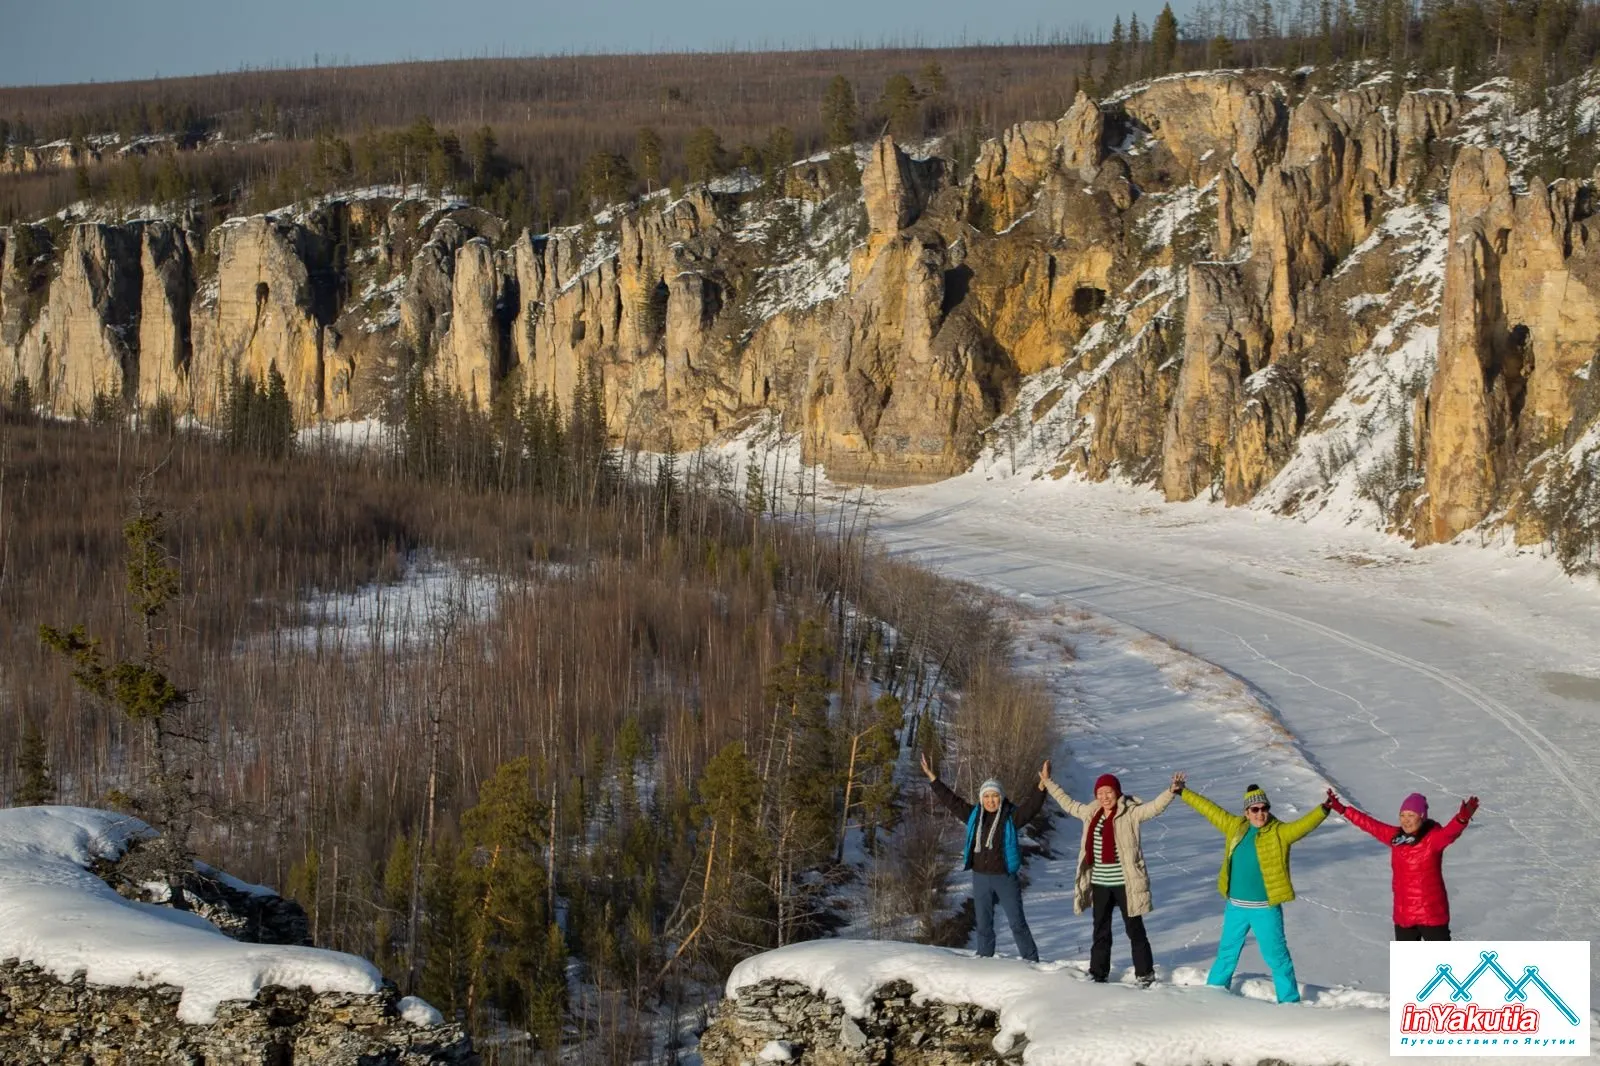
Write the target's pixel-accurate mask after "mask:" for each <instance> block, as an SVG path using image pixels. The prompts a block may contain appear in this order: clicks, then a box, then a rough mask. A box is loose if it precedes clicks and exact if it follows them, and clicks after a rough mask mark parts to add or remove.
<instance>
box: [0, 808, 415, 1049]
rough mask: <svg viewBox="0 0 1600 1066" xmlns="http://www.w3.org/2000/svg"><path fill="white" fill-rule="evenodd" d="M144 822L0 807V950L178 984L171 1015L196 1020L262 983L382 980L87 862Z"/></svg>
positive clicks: (336, 956)
mask: <svg viewBox="0 0 1600 1066" xmlns="http://www.w3.org/2000/svg"><path fill="white" fill-rule="evenodd" d="M149 831H150V829H149V827H148V826H146V825H145V824H144V823H143V822H141V821H139V820H138V819H136V818H130V817H128V816H126V815H120V814H114V813H112V812H110V811H98V810H89V809H86V808H82V807H18V808H14V809H10V810H0V959H21V960H23V961H24V962H30V963H33V964H34V965H36V966H38V967H39V968H41V969H43V970H45V971H47V972H49V973H52V974H54V975H55V976H57V977H59V978H61V979H62V980H69V979H70V978H71V977H72V976H73V975H74V974H79V973H81V974H83V975H84V977H85V979H86V980H87V981H89V982H90V983H91V984H100V985H141V986H152V985H174V986H176V987H178V988H181V989H182V990H183V998H182V999H181V1000H180V1001H179V1003H178V1017H179V1018H180V1019H181V1020H183V1021H185V1022H190V1023H196V1024H201V1023H206V1022H210V1021H212V1020H213V1019H214V1018H215V1016H216V1010H217V1006H218V1005H219V1004H221V1003H222V1002H224V1001H226V1000H238V999H244V1000H248V999H253V998H254V997H255V994H256V993H257V992H258V991H260V990H261V989H262V988H264V987H266V986H267V985H283V986H287V987H290V988H296V987H306V988H310V989H312V990H313V991H318V992H356V993H367V994H371V993H376V992H378V991H380V990H381V989H382V987H383V976H382V974H380V973H379V972H378V970H377V967H375V966H373V965H372V964H371V963H370V962H368V961H367V960H365V959H362V958H358V957H356V956H354V955H346V954H345V953H343V952H339V951H323V950H320V949H318V948H303V947H275V946H266V945H261V944H244V943H240V942H239V941H237V940H233V939H231V938H229V937H227V936H224V935H223V934H222V933H221V932H219V931H218V930H217V928H216V926H214V925H212V924H211V923H210V922H208V921H206V920H205V919H204V918H202V917H200V916H199V915H197V914H193V913H191V912H189V911H178V910H172V909H170V908H167V907H159V906H155V905H152V904H147V903H137V902H134V901H132V900H127V899H123V898H122V897H121V896H119V895H117V893H116V892H114V891H113V890H112V889H111V887H110V886H109V885H107V884H106V883H105V882H104V881H102V880H100V878H98V877H96V876H95V875H94V874H93V873H91V872H90V870H89V865H90V863H91V862H93V860H94V859H96V858H108V859H113V858H116V857H117V856H119V855H121V854H122V852H123V850H124V849H125V848H126V847H127V845H128V842H129V841H130V840H133V839H135V838H137V837H139V836H142V835H146V834H148V833H149ZM245 887H247V888H249V887H253V886H245ZM407 1006H408V1007H409V1008H410V1010H411V1014H409V1015H408V1018H411V1017H412V1015H414V1016H415V1018H418V1019H420V1018H425V1017H431V1015H429V1014H427V1011H428V1010H431V1008H428V1007H427V1004H424V1003H422V1002H421V1001H420V1000H418V1001H416V1002H415V1003H414V1004H408V1005H407ZM417 1024H428V1023H426V1022H421V1021H419V1022H417Z"/></svg>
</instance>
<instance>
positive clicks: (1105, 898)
mask: <svg viewBox="0 0 1600 1066" xmlns="http://www.w3.org/2000/svg"><path fill="white" fill-rule="evenodd" d="M1090 896H1091V898H1092V899H1093V900H1094V945H1093V946H1092V947H1091V948H1090V949H1089V976H1090V977H1091V978H1093V979H1094V980H1096V981H1104V980H1105V979H1106V978H1107V977H1109V976H1110V975H1111V912H1112V910H1113V908H1114V909H1116V910H1120V911H1121V912H1122V927H1123V928H1124V929H1126V930H1127V931H1128V944H1129V946H1130V947H1131V948H1132V949H1133V972H1134V973H1135V974H1137V975H1138V976H1140V977H1150V976H1153V975H1154V974H1155V972H1156V960H1155V956H1154V955H1153V954H1151V952H1150V938H1149V937H1147V936H1145V934H1144V918H1142V917H1140V916H1138V915H1135V916H1133V917H1132V918H1130V917H1128V890H1127V888H1126V887H1125V886H1123V885H1093V886H1091V889H1090Z"/></svg>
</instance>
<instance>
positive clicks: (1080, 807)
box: [1043, 777, 1094, 821]
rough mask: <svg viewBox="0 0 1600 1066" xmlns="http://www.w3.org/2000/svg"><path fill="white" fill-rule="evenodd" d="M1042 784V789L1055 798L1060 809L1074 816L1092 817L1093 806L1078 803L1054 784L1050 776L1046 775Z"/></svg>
mask: <svg viewBox="0 0 1600 1066" xmlns="http://www.w3.org/2000/svg"><path fill="white" fill-rule="evenodd" d="M1043 784H1044V790H1045V791H1046V792H1048V793H1050V798H1051V799H1053V800H1055V801H1056V803H1057V805H1058V806H1060V808H1061V809H1062V810H1064V811H1066V812H1067V813H1068V814H1070V815H1072V816H1073V817H1074V818H1079V819H1082V820H1084V821H1087V820H1088V819H1089V818H1091V817H1093V815H1094V808H1093V807H1091V806H1090V805H1089V804H1087V803H1079V802H1078V801H1077V800H1075V799H1073V798H1072V797H1071V796H1069V795H1067V790H1066V789H1064V788H1062V787H1061V786H1060V785H1058V784H1056V783H1055V782H1054V781H1052V780H1051V779H1050V778H1048V777H1046V778H1045V779H1044V781H1043Z"/></svg>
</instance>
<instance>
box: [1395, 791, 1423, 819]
mask: <svg viewBox="0 0 1600 1066" xmlns="http://www.w3.org/2000/svg"><path fill="white" fill-rule="evenodd" d="M1407 811H1411V812H1413V813H1414V814H1420V815H1421V816H1422V817H1424V818H1426V817H1427V816H1428V797H1427V796H1424V795H1423V794H1422V793H1420V792H1413V793H1411V795H1409V796H1407V797H1406V798H1405V799H1403V800H1401V801H1400V813H1401V814H1404V813H1406V812H1407Z"/></svg>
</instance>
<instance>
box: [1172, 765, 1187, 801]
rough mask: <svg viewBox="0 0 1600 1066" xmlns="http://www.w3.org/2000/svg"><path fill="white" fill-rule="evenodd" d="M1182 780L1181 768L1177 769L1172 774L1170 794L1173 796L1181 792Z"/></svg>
mask: <svg viewBox="0 0 1600 1066" xmlns="http://www.w3.org/2000/svg"><path fill="white" fill-rule="evenodd" d="M1183 782H1184V776H1183V771H1182V770H1179V771H1178V772H1177V773H1175V774H1173V775H1172V794H1173V795H1174V796H1177V795H1181V794H1182V792H1183Z"/></svg>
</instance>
